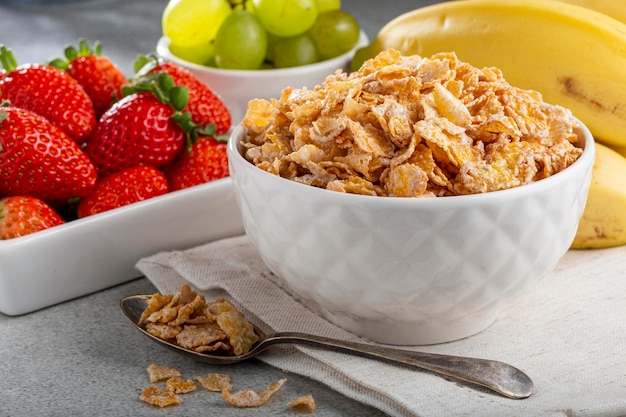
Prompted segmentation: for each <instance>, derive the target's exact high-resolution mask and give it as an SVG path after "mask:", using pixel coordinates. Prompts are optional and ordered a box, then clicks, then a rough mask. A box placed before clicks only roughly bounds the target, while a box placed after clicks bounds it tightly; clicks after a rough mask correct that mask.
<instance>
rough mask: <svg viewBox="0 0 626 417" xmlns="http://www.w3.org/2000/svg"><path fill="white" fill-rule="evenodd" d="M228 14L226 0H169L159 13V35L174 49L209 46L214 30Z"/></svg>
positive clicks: (228, 6) (229, 11) (228, 7)
mask: <svg viewBox="0 0 626 417" xmlns="http://www.w3.org/2000/svg"><path fill="white" fill-rule="evenodd" d="M230 13H231V8H230V3H229V2H228V0H170V2H169V3H168V4H167V5H166V6H165V9H164V10H163V15H162V17H161V26H162V29H163V34H164V35H165V36H167V37H168V38H169V39H170V42H171V43H172V44H174V45H175V46H176V47H178V48H180V49H183V48H191V49H193V48H201V47H202V46H203V45H210V44H211V42H212V41H213V40H214V39H215V34H216V33H217V29H218V28H219V26H220V25H221V24H222V22H223V21H224V20H225V19H226V17H227V16H228V15H230Z"/></svg>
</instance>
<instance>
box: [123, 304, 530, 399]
mask: <svg viewBox="0 0 626 417" xmlns="http://www.w3.org/2000/svg"><path fill="white" fill-rule="evenodd" d="M151 297H152V295H147V294H146V295H133V296H128V297H125V298H123V299H122V300H121V301H120V308H121V310H122V313H124V315H125V316H126V318H127V319H128V320H129V321H130V322H131V324H133V326H134V327H135V328H137V329H138V330H139V331H141V332H142V333H143V334H144V335H146V336H148V337H149V338H150V339H152V340H153V341H155V342H158V343H160V344H162V345H164V346H166V347H168V348H170V349H172V350H174V351H176V352H178V353H181V354H184V355H187V356H190V357H192V358H194V359H197V360H201V361H203V362H207V363H211V364H220V365H227V364H233V363H237V362H241V361H244V360H246V359H250V358H253V357H255V356H256V355H258V354H259V353H261V352H263V351H264V350H266V349H267V348H269V347H271V346H273V345H278V344H300V345H306V346H312V347H316V348H321V349H327V350H332V351H335V352H342V353H347V354H352V355H357V356H361V357H364V358H369V359H376V360H380V361H385V362H392V363H395V364H400V365H404V366H409V367H413V368H419V369H421V370H425V371H430V372H434V373H437V374H440V375H445V376H448V377H452V378H456V379H459V380H462V381H465V382H469V383H471V384H476V385H479V386H482V387H485V388H488V389H490V390H492V391H494V392H496V393H498V394H501V395H503V396H505V397H508V398H513V399H523V398H527V397H529V396H530V395H531V394H532V393H533V391H534V386H533V382H532V380H531V379H530V378H529V377H528V375H526V374H525V373H524V372H522V371H521V370H519V369H517V368H515V367H514V366H511V365H509V364H506V363H504V362H500V361H494V360H488V359H479V358H469V357H462V356H452V355H442V354H436V353H426V352H415V351H409V350H403V349H396V348H389V347H381V346H375V345H370V344H366V343H355V342H348V341H344V340H338V339H330V338H327V337H322V336H315V335H310V334H305V333H296V332H278V333H273V334H269V335H266V334H265V333H264V332H263V331H261V329H259V328H258V327H256V326H255V331H256V333H257V335H258V336H259V342H257V343H256V344H255V345H254V346H253V347H252V349H251V350H250V351H249V352H247V353H245V354H243V355H212V354H207V353H200V352H195V351H193V350H190V349H186V348H183V347H181V346H178V345H176V344H174V343H170V342H168V341H166V340H163V339H161V338H158V337H156V336H154V335H152V334H150V333H148V332H147V331H146V329H145V328H144V327H143V326H141V325H139V318H140V317H141V314H142V313H143V311H144V310H145V309H146V307H147V306H148V302H149V300H150V298H151Z"/></svg>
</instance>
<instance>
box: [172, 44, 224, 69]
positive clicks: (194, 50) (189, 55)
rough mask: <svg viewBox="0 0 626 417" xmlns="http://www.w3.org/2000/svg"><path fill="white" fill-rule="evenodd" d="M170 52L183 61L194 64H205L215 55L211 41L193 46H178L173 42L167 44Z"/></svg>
mask: <svg viewBox="0 0 626 417" xmlns="http://www.w3.org/2000/svg"><path fill="white" fill-rule="evenodd" d="M169 49H170V52H171V53H173V54H174V55H176V56H177V57H179V58H182V59H184V60H185V61H189V62H193V63H194V64H200V65H207V63H208V62H209V61H211V59H212V58H213V56H214V55H215V53H214V52H215V48H214V47H213V42H210V43H208V44H200V45H193V46H179V45H176V44H173V43H170V45H169Z"/></svg>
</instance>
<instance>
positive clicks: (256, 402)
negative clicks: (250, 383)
mask: <svg viewBox="0 0 626 417" xmlns="http://www.w3.org/2000/svg"><path fill="white" fill-rule="evenodd" d="M286 381H287V379H285V378H283V379H280V380H279V381H278V382H276V383H274V384H271V385H268V386H266V387H265V388H264V389H263V390H262V391H260V392H259V391H256V390H254V389H252V388H248V389H244V390H241V391H237V392H235V393H232V392H231V391H230V390H223V391H222V397H223V398H224V399H225V400H226V401H228V402H229V403H231V404H232V405H234V406H235V407H238V408H249V407H259V406H261V405H263V404H265V403H266V402H267V401H269V399H270V397H271V396H272V395H274V393H276V391H278V390H279V389H280V388H281V387H282V386H283V384H284V383H285V382H286Z"/></svg>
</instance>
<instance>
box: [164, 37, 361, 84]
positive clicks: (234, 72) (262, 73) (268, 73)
mask: <svg viewBox="0 0 626 417" xmlns="http://www.w3.org/2000/svg"><path fill="white" fill-rule="evenodd" d="M169 44H170V40H169V39H168V38H167V37H166V36H161V38H159V40H158V42H157V46H156V52H157V55H159V56H161V57H163V58H164V59H166V60H168V61H172V62H174V63H176V64H178V65H182V66H184V67H188V68H191V69H194V70H196V71H202V72H206V73H208V74H213V75H220V76H228V77H235V78H248V77H255V78H274V77H281V76H285V75H290V74H293V73H301V72H304V71H316V70H324V69H325V68H329V67H336V68H337V69H339V68H342V67H343V66H344V63H345V61H346V60H347V59H348V58H350V59H351V58H352V55H354V53H355V52H356V51H357V50H358V49H359V48H361V47H364V46H367V45H368V44H369V38H368V36H367V34H366V33H365V32H364V31H363V29H360V30H359V39H358V41H357V43H356V45H355V46H354V47H353V48H352V49H350V50H349V51H348V52H345V53H343V54H341V55H339V56H336V57H334V58H330V59H326V60H324V61H320V62H316V63H314V64H309V65H302V66H298V67H289V68H271V69H258V70H240V69H222V68H215V67H209V66H207V65H201V64H196V63H193V62H190V61H186V60H184V59H182V58H179V57H177V56H176V55H174V54H173V53H171V52H170V50H169Z"/></svg>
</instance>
